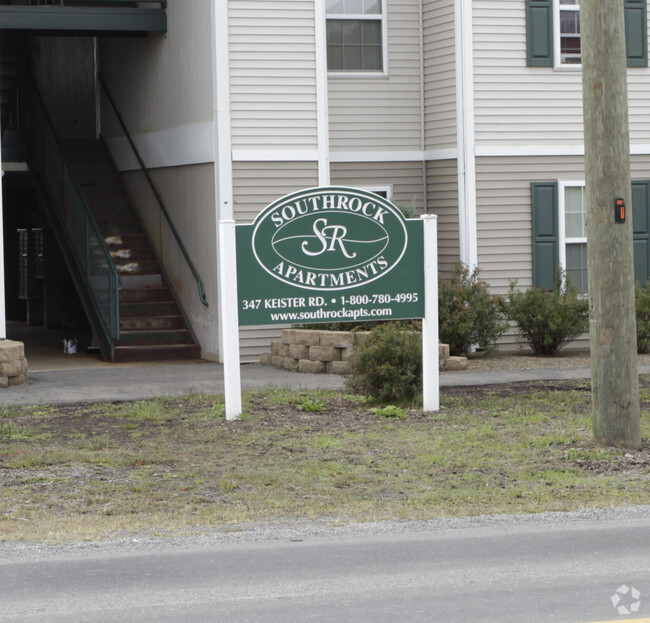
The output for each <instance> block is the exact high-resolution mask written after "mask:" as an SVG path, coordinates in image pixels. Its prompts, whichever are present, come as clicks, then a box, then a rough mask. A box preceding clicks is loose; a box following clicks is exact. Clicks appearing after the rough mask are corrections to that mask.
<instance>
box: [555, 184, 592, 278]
mask: <svg viewBox="0 0 650 623" xmlns="http://www.w3.org/2000/svg"><path fill="white" fill-rule="evenodd" d="M557 187H558V255H559V260H560V267H561V268H562V270H563V271H564V272H565V273H566V270H567V263H566V247H567V245H568V244H587V234H586V231H585V235H584V237H572V238H567V235H566V207H565V201H564V198H565V194H566V193H565V191H566V189H567V188H575V187H578V188H583V189H584V187H585V182H584V180H567V181H565V180H562V181H560V180H558V184H557ZM583 197H584V196H583ZM583 208H584V209H585V227H586V220H587V216H586V206H585V205H584V200H583ZM574 285H575V284H574Z"/></svg>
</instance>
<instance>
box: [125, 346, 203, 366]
mask: <svg viewBox="0 0 650 623" xmlns="http://www.w3.org/2000/svg"><path fill="white" fill-rule="evenodd" d="M200 357H201V349H200V348H199V346H197V345H196V344H169V345H165V346H116V347H115V357H114V361H115V362H116V363H120V362H126V361H173V360H177V359H178V360H181V359H182V360H186V359H199V358H200Z"/></svg>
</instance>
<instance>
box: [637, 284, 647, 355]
mask: <svg viewBox="0 0 650 623" xmlns="http://www.w3.org/2000/svg"><path fill="white" fill-rule="evenodd" d="M635 294H636V297H635V298H636V349H637V352H638V353H647V352H648V350H650V284H646V285H645V286H641V285H639V283H637V284H636V292H635Z"/></svg>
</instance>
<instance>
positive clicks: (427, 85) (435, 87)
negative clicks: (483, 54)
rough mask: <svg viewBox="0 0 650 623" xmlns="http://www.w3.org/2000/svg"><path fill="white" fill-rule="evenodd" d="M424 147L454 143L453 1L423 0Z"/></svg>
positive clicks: (443, 147) (452, 144)
mask: <svg viewBox="0 0 650 623" xmlns="http://www.w3.org/2000/svg"><path fill="white" fill-rule="evenodd" d="M423 32H424V95H425V107H424V131H425V134H424V135H425V149H448V148H454V147H456V69H455V31H454V1H453V0H424V2H423Z"/></svg>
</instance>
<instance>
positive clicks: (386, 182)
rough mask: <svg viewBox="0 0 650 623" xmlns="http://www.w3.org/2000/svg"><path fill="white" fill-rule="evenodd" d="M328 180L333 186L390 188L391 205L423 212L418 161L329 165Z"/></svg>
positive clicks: (421, 171)
mask: <svg viewBox="0 0 650 623" xmlns="http://www.w3.org/2000/svg"><path fill="white" fill-rule="evenodd" d="M330 179H331V183H332V185H334V186H337V185H340V186H351V187H356V188H366V187H373V186H391V187H392V190H393V195H392V201H393V203H395V204H396V205H398V206H400V207H404V208H408V207H412V208H415V209H416V210H417V211H418V212H420V213H421V212H422V210H423V206H424V202H423V192H424V172H423V167H422V163H421V162H350V163H340V162H339V163H333V164H332V167H331V174H330Z"/></svg>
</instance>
